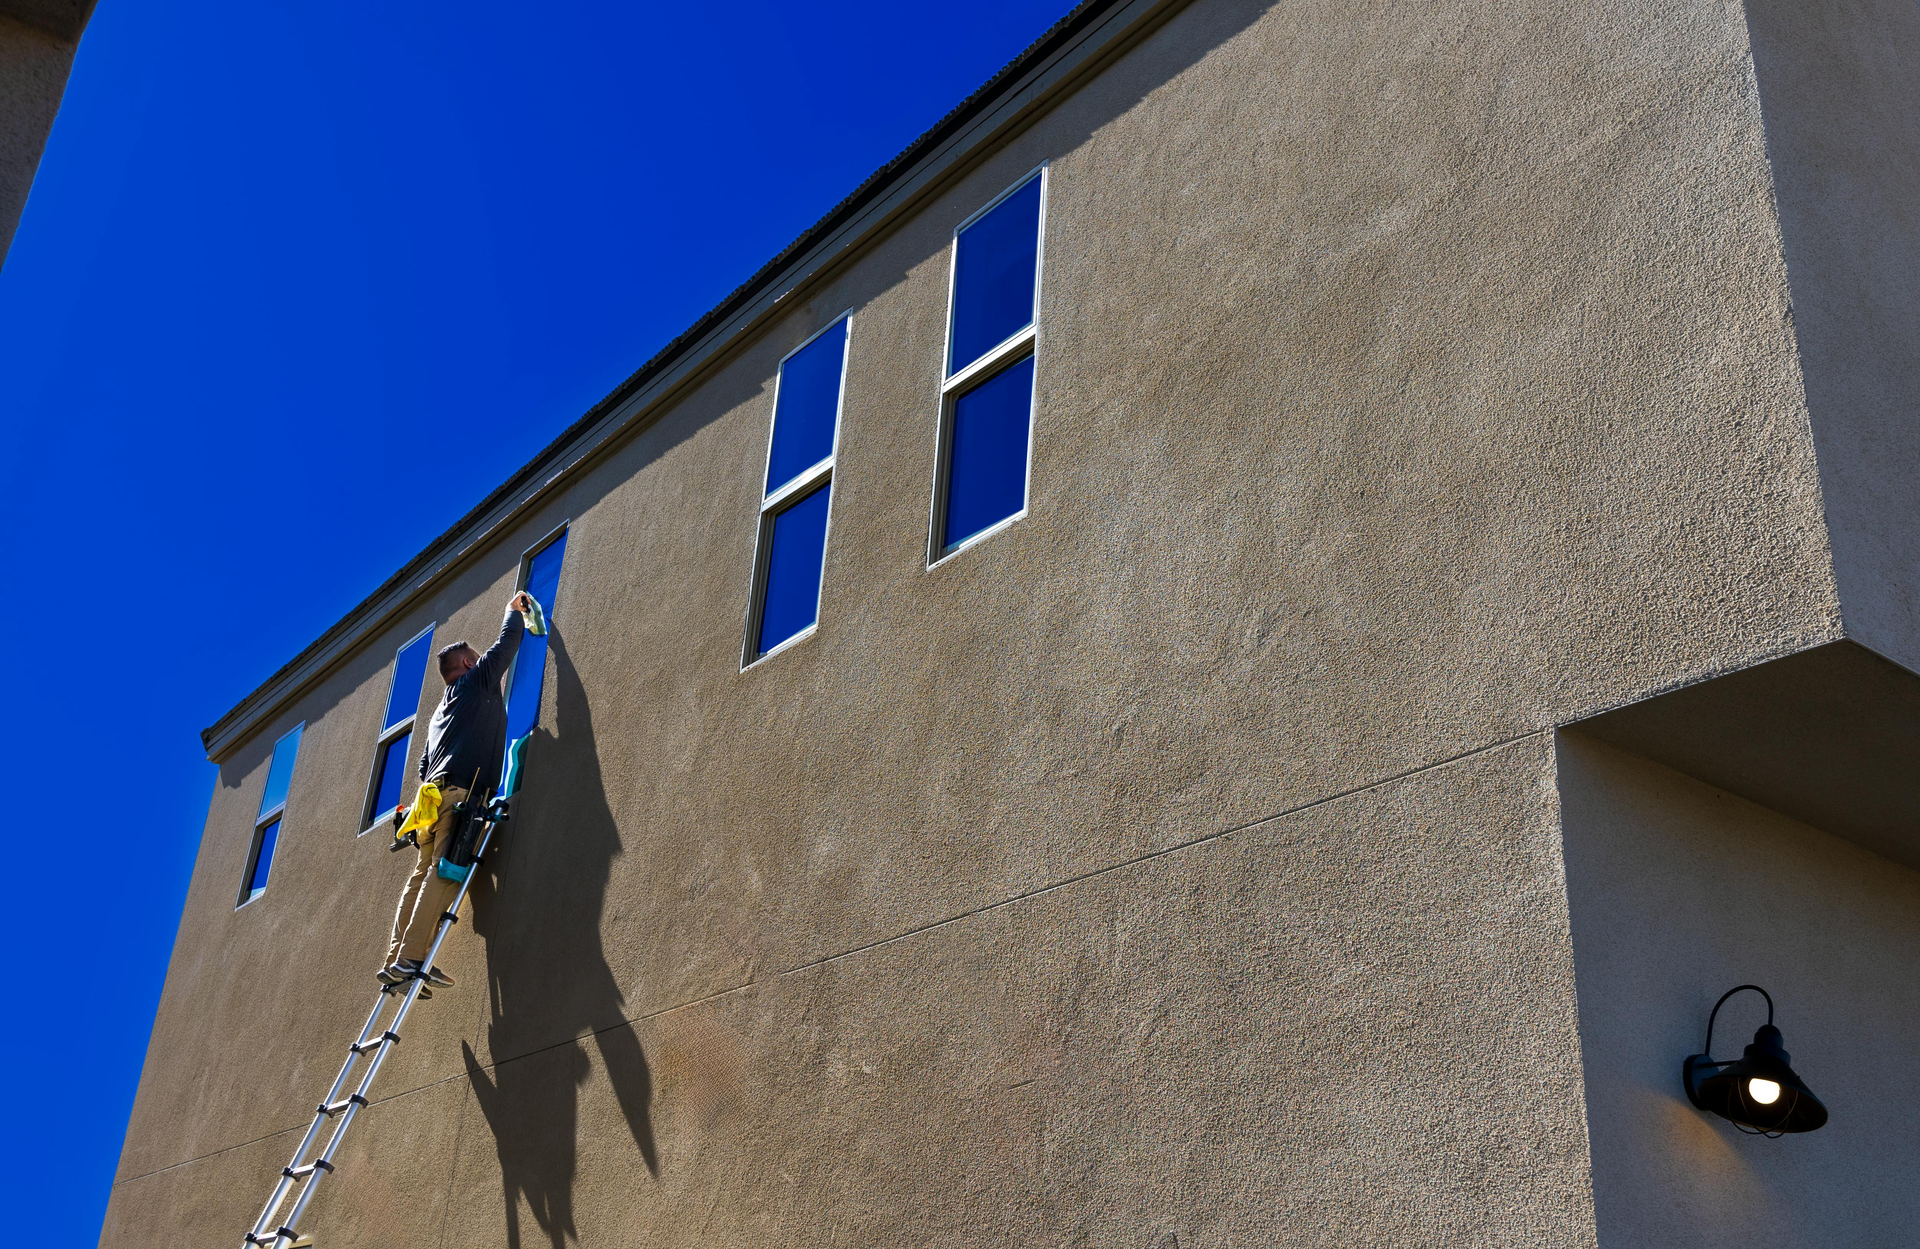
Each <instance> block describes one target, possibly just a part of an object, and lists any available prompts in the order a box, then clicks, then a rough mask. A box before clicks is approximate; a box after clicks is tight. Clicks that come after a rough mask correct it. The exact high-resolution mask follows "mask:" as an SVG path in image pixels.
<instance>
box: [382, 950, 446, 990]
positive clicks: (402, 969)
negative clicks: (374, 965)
mask: <svg viewBox="0 0 1920 1249" xmlns="http://www.w3.org/2000/svg"><path fill="white" fill-rule="evenodd" d="M381 975H382V976H383V977H387V976H391V977H392V979H391V980H388V981H387V983H389V984H399V983H400V982H401V981H403V980H413V979H416V978H417V979H421V980H425V981H426V982H427V983H428V984H430V985H432V986H434V987H435V988H438V989H451V988H452V987H453V977H452V976H449V975H448V974H447V973H446V972H444V971H441V970H440V969H439V968H438V967H434V968H431V969H429V970H428V972H427V974H426V975H424V976H422V975H420V964H419V962H417V961H416V960H414V959H410V958H401V959H395V960H394V963H393V966H391V967H389V968H387V969H386V971H384V972H382V973H381Z"/></svg>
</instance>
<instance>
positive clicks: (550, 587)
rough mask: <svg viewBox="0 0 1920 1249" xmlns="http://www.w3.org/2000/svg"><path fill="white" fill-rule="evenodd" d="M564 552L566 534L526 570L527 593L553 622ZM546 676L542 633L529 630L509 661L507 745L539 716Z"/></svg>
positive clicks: (544, 643)
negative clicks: (510, 674) (510, 679)
mask: <svg viewBox="0 0 1920 1249" xmlns="http://www.w3.org/2000/svg"><path fill="white" fill-rule="evenodd" d="M566 554H567V535H566V534H564V533H563V534H561V535H560V536H559V537H558V538H555V539H554V540H553V541H552V542H550V543H548V544H547V545H546V546H544V547H542V548H541V549H540V553H539V554H538V555H535V556H534V557H533V563H532V566H531V567H530V568H528V570H527V593H528V594H531V595H533V597H534V600H535V601H536V602H538V603H539V604H540V610H541V612H542V613H544V614H545V615H546V618H547V623H548V625H549V627H551V625H552V623H553V597H554V594H555V593H556V592H557V591H558V590H559V589H560V562H561V560H562V559H564V558H565V557H566ZM546 679H547V639H546V635H544V634H542V635H541V636H540V637H535V636H533V635H532V634H531V633H529V634H527V635H526V636H525V637H523V638H522V639H520V653H519V655H517V656H516V657H515V658H514V661H513V683H512V689H511V691H510V692H509V693H508V694H507V744H508V745H512V744H513V743H514V742H517V741H519V740H520V739H521V738H523V737H525V736H526V735H527V734H529V733H531V732H533V725H534V722H535V721H536V720H538V719H539V718H540V686H541V684H542V682H544V681H545V680H546Z"/></svg>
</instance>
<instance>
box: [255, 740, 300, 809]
mask: <svg viewBox="0 0 1920 1249" xmlns="http://www.w3.org/2000/svg"><path fill="white" fill-rule="evenodd" d="M304 728H306V725H304V724H303V725H300V726H298V727H297V728H295V729H294V730H293V732H291V733H289V734H287V735H286V736H285V737H283V738H281V739H280V740H279V741H277V742H275V743H274V746H273V766H272V767H270V768H268V769H267V792H266V793H264V794H262V795H260V814H261V815H265V814H266V813H267V812H269V811H271V810H273V809H274V808H275V807H279V806H284V805H286V801H287V787H288V786H289V785H291V784H292V783H293V757H294V756H295V755H297V754H299V753H300V731H301V729H304Z"/></svg>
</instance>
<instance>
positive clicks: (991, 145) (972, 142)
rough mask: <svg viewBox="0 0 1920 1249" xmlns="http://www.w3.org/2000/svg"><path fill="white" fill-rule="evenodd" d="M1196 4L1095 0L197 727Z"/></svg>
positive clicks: (427, 575)
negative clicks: (314, 635) (330, 624)
mask: <svg viewBox="0 0 1920 1249" xmlns="http://www.w3.org/2000/svg"><path fill="white" fill-rule="evenodd" d="M1188 3H1190V0H1085V2H1084V3H1082V4H1079V5H1077V6H1076V7H1075V8H1074V9H1073V11H1072V12H1070V13H1068V14H1067V15H1066V16H1065V17H1063V18H1061V19H1060V21H1058V22H1056V23H1055V24H1054V25H1053V26H1052V27H1051V28H1049V29H1048V30H1047V32H1046V33H1045V34H1043V35H1041V36H1040V38H1039V39H1037V40H1035V41H1034V42H1033V44H1032V45H1031V46H1029V47H1028V48H1027V50H1026V51H1024V52H1022V53H1021V54H1020V55H1019V56H1018V57H1016V58H1014V60H1013V61H1012V62H1011V63H1009V64H1008V65H1007V66H1006V68H1004V69H1002V70H1001V71H1000V72H999V73H998V74H995V75H994V76H993V77H992V78H991V79H989V80H988V81H987V83H986V85H985V86H983V87H981V88H980V89H979V90H978V91H976V92H974V93H973V94H972V95H970V96H968V97H967V98H966V99H965V100H964V101H962V102H961V103H960V105H959V106H958V107H956V108H955V109H954V110H953V111H952V112H950V113H948V114H947V115H946V116H945V117H943V118H941V119H940V121H939V122H937V123H936V124H935V125H934V126H933V127H932V128H931V129H929V130H928V131H927V132H926V133H925V134H923V135H921V136H920V137H919V138H918V139H915V140H914V141H913V143H911V144H910V145H908V147H907V148H906V150H905V151H903V152H901V153H900V155H898V156H896V157H894V158H893V159H892V160H891V161H889V162H887V164H886V165H884V166H882V167H881V168H880V170H879V171H878V172H876V173H875V174H873V175H872V176H871V177H869V178H868V179H867V180H866V181H865V182H862V183H861V184H860V185H859V187H857V188H856V189H855V190H854V192H853V193H852V194H851V195H849V196H847V197H846V198H845V199H843V200H841V201H840V203H839V204H837V205H835V206H834V207H833V209H832V210H831V211H829V212H828V213H827V214H826V215H825V216H824V217H822V218H821V219H820V220H819V221H817V222H815V223H814V225H813V226H812V227H810V228H809V229H808V230H807V231H806V232H805V233H804V234H802V235H801V236H800V237H799V238H797V239H795V240H794V241H793V242H792V243H791V244H789V245H788V246H787V247H786V248H785V249H784V250H783V251H781V252H780V254H779V255H777V256H775V257H774V258H773V259H772V260H770V261H768V262H767V263H766V264H765V265H763V266H762V267H761V269H760V271H759V272H757V273H755V274H754V275H753V276H752V277H751V278H748V279H747V280H746V281H745V282H744V283H742V284H741V285H740V286H739V288H738V289H736V290H735V291H734V292H733V293H732V294H730V295H728V296H727V297H726V298H725V299H723V300H721V301H720V303H719V304H717V305H716V306H715V307H714V308H713V309H712V310H710V311H709V312H707V313H706V314H705V315H704V316H702V317H701V318H700V319H699V320H697V321H695V322H694V323H693V325H692V326H690V327H689V328H688V329H687V330H686V331H685V332H684V333H682V334H680V335H679V336H678V337H677V338H675V339H674V340H673V341H672V342H670V343H668V344H667V345H666V346H665V347H664V348H662V349H661V350H660V351H659V352H658V353H657V354H655V355H654V357H653V358H652V359H651V360H648V361H647V362H646V363H645V364H643V365H641V366H640V368H639V369H638V370H636V371H635V372H634V374H633V375H632V376H631V377H629V378H627V380H626V381H624V382H622V383H621V384H620V385H619V386H617V387H615V388H614V390H613V391H612V393H610V394H609V395H607V397H606V398H604V399H602V400H601V401H600V402H599V403H596V404H595V405H594V406H593V407H592V408H590V409H588V411H587V413H586V415H584V416H582V417H581V418H580V419H579V420H577V421H575V422H574V423H573V424H572V425H570V426H569V427H568V428H567V429H566V430H565V431H563V432H562V433H561V434H560V436H559V437H558V438H556V439H554V440H553V442H551V443H549V444H548V445H547V447H546V448H545V449H544V450H542V451H541V452H540V453H539V454H538V455H536V456H534V457H533V459H532V460H530V461H528V462H527V464H526V466H525V467H524V468H522V469H520V471H519V472H517V473H515V474H514V475H513V476H512V477H510V478H508V479H507V481H506V482H505V483H504V484H502V485H501V486H500V487H499V488H498V489H496V490H494V491H493V492H492V493H491V494H489V495H488V496H487V497H486V498H485V499H483V500H481V502H480V504H479V506H477V507H475V508H474V509H473V510H472V511H470V512H468V513H467V514H466V515H465V516H463V517H461V518H460V520H459V521H458V522H457V523H456V524H454V526H453V527H452V528H451V529H449V530H447V531H446V532H445V533H444V534H442V535H440V537H438V538H436V539H435V540H434V541H433V542H432V543H431V544H430V545H428V547H427V548H426V550H424V551H422V552H421V553H420V554H419V555H417V556H415V557H414V558H413V559H412V560H411V561H409V562H408V563H407V564H406V565H405V566H404V567H402V568H401V569H400V571H399V572H397V573H395V574H394V575H393V576H392V577H390V578H388V579H387V581H386V582H385V583H384V584H383V585H381V586H380V588H379V589H377V590H375V591H374V592H373V593H372V594H371V595H369V596H368V597H367V598H366V599H365V600H364V601H363V602H362V603H360V605H359V606H357V607H355V608H354V609H353V610H352V611H350V612H348V613H347V615H346V616H345V617H344V618H343V619H341V620H340V621H339V623H337V624H335V625H334V626H333V627H332V628H330V629H328V630H327V631H326V632H325V633H323V634H321V635H320V637H319V638H318V639H317V640H316V641H315V642H313V643H312V644H311V645H310V646H308V647H307V648H306V649H305V650H303V651H301V652H300V654H299V655H297V656H295V657H294V659H293V660H292V661H291V662H289V663H288V664H287V665H286V666H285V667H283V668H281V669H280V670H279V671H278V672H276V673H274V674H273V675H272V676H271V677H269V678H267V680H266V681H265V682H264V683H262V684H261V685H260V686H259V688H257V689H255V690H254V691H253V693H251V694H249V695H247V696H246V697H245V698H244V699H242V700H241V701H240V702H239V704H237V705H236V706H235V707H234V708H233V710H231V711H229V712H227V714H226V715H224V716H222V717H220V719H219V720H217V721H216V722H215V723H214V724H213V725H212V726H211V727H209V728H207V729H204V730H202V731H201V734H200V741H201V743H202V745H204V746H205V747H206V751H207V758H208V759H210V760H212V761H213V762H216V763H218V762H219V761H220V760H221V759H222V758H224V757H225V756H226V755H227V753H228V752H230V751H231V750H233V749H234V747H236V746H238V745H239V744H240V743H241V742H243V741H245V740H246V739H247V738H248V737H250V736H252V734H253V733H254V732H255V731H256V730H257V729H258V728H259V727H260V726H261V724H262V723H263V722H265V721H267V720H269V719H271V718H272V717H273V716H275V715H277V714H278V713H279V712H280V711H281V709H282V708H284V707H285V706H286V705H287V704H288V703H289V702H291V701H292V700H293V699H295V698H298V697H299V696H300V695H301V694H303V693H304V692H306V691H307V690H308V689H310V688H311V687H312V686H313V685H314V683H315V682H317V681H319V680H320V679H321V678H323V677H324V676H325V675H326V674H327V673H328V672H330V671H331V670H332V669H333V668H334V667H335V666H336V665H337V664H339V663H340V662H342V661H343V660H345V659H346V657H347V656H348V655H350V654H351V653H352V652H353V651H354V650H356V649H357V648H358V647H359V646H360V644H361V643H362V642H364V641H365V640H366V639H367V638H368V637H370V636H371V635H373V634H375V633H377V632H379V631H381V630H383V629H385V628H386V627H387V625H388V624H389V622H391V621H392V620H393V618H394V617H396V616H398V615H399V614H401V613H402V612H405V611H406V610H407V609H408V608H409V607H410V606H412V605H413V604H414V603H415V602H417V601H418V600H419V599H421V598H422V597H424V596H425V595H427V594H428V593H430V592H431V591H432V590H433V588H434V587H436V586H437V585H439V584H440V583H442V582H443V581H444V580H445V579H446V578H448V577H450V576H451V575H453V574H454V573H455V572H457V571H458V570H459V569H460V568H462V567H464V566H465V565H466V564H467V563H468V562H470V561H471V560H473V559H474V558H476V557H478V556H479V555H480V554H481V553H482V552H484V551H486V550H488V549H489V548H491V547H492V546H493V544H494V543H495V542H497V541H499V540H500V539H501V538H502V537H504V536H505V535H506V534H507V533H508V532H509V531H510V530H511V529H512V527H513V525H514V524H515V522H516V521H517V520H518V519H519V518H520V517H521V516H522V515H524V514H525V513H526V512H528V511H529V510H531V509H532V508H534V507H536V506H538V505H539V504H540V503H541V502H542V501H543V500H544V499H545V498H546V497H548V496H549V495H551V494H552V493H553V492H554V491H555V490H557V489H559V488H561V487H562V486H563V485H565V484H567V483H569V482H570V481H571V480H572V479H573V478H574V477H576V476H577V475H578V474H579V473H581V472H583V471H585V470H586V469H587V468H589V467H590V466H591V465H592V464H594V463H596V462H598V461H599V460H600V459H601V458H602V457H604V456H605V455H607V454H609V453H611V452H612V451H613V450H614V449H615V448H617V447H618V446H620V445H622V444H624V443H625V442H626V441H627V440H628V439H630V438H632V437H634V436H635V435H637V434H639V433H640V432H641V431H642V430H644V429H645V428H647V427H648V426H649V425H651V424H652V423H653V422H654V421H655V420H657V419H658V418H659V417H660V416H663V415H665V413H666V411H667V410H668V409H669V408H670V407H671V405H672V404H673V403H674V402H675V401H676V400H677V399H678V398H679V397H681V395H682V394H684V393H685V392H686V390H687V389H688V388H689V387H691V386H693V385H695V384H697V383H698V382H699V381H701V380H703V379H704V378H705V377H706V376H707V375H708V374H709V373H710V372H711V371H712V370H713V369H715V368H717V367H718V366H719V365H720V364H722V363H724V362H725V361H726V360H727V359H728V358H730V357H731V356H732V354H733V353H734V352H735V351H736V350H737V349H738V348H740V347H741V346H743V345H745V343H746V342H747V341H748V340H750V339H751V337H752V336H753V335H754V334H755V333H756V331H758V330H759V329H761V328H762V327H763V326H764V325H765V324H766V323H767V322H768V321H769V320H771V319H772V318H773V316H774V315H776V313H777V312H779V311H781V309H780V307H779V306H780V305H781V304H782V303H784V301H786V300H787V299H789V298H791V297H794V296H796V295H799V294H801V293H802V292H804V291H805V290H807V289H809V288H811V287H814V286H817V285H819V284H820V283H822V282H824V281H826V280H827V279H828V278H830V277H832V276H833V275H835V274H837V273H838V272H840V271H841V270H842V269H844V268H845V266H846V265H847V264H848V263H850V262H851V261H852V260H853V259H855V258H856V257H857V256H858V255H860V254H863V253H864V252H865V251H867V250H868V249H869V248H870V247H871V246H872V245H873V244H874V243H876V242H878V241H879V240H880V239H881V238H882V237H884V236H885V235H886V234H887V233H888V232H889V231H890V230H891V229H892V228H893V227H894V226H896V225H898V224H900V223H901V221H902V220H903V219H904V218H905V217H906V216H907V215H908V214H910V213H911V212H912V211H913V210H914V209H915V208H916V207H918V206H919V205H920V204H922V203H924V202H925V201H926V199H927V198H928V197H930V196H932V195H934V194H936V193H938V192H939V190H940V189H941V188H943V187H945V186H947V185H949V184H950V183H951V182H952V181H953V180H954V179H956V178H958V177H960V176H961V175H962V174H964V173H965V172H966V171H967V170H968V169H970V168H972V167H973V166H974V165H976V164H978V163H979V161H980V160H982V159H984V158H985V157H986V156H987V155H988V154H990V153H991V152H992V151H993V150H994V149H995V148H996V147H998V146H999V145H1000V144H1001V143H1003V142H1004V141H1005V140H1007V139H1009V138H1011V137H1012V136H1013V135H1014V134H1015V133H1017V132H1018V131H1019V130H1021V129H1024V128H1025V127H1026V126H1027V125H1028V124H1029V123H1030V122H1032V121H1033V120H1034V119H1035V118H1036V117H1038V116H1039V115H1040V114H1041V113H1043V112H1045V111H1046V110H1047V109H1048V108H1050V107H1052V106H1053V105H1054V104H1056V103H1058V102H1059V100H1061V99H1062V98H1063V97H1064V96H1066V95H1067V94H1069V93H1070V92H1072V91H1073V90H1075V89H1077V88H1078V87H1079V86H1081V85H1082V84H1083V83H1084V82H1085V81H1086V80H1087V79H1088V78H1089V77H1091V76H1092V75H1094V74H1096V73H1098V72H1099V71H1100V70H1101V69H1103V68H1105V67H1106V66H1107V65H1108V64H1110V63H1111V62H1112V61H1113V60H1114V59H1115V58H1117V57H1119V56H1120V55H1122V54H1123V53H1125V52H1126V51H1127V50H1128V49H1129V48H1131V47H1133V46H1134V45H1135V44H1137V43H1138V42H1139V41H1140V40H1142V39H1144V38H1145V37H1146V36H1147V35H1149V34H1151V33H1152V32H1153V31H1154V30H1155V29H1157V28H1158V27H1159V26H1160V25H1161V24H1162V23H1163V22H1165V21H1166V20H1167V19H1168V18H1170V17H1172V16H1173V15H1174V14H1175V13H1177V12H1178V11H1179V10H1181V9H1183V8H1185V7H1186V5H1187V4H1188Z"/></svg>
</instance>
